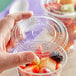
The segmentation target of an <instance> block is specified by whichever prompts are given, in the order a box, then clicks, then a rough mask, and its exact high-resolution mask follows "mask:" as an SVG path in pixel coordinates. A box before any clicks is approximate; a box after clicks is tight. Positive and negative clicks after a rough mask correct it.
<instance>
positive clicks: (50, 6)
mask: <svg viewBox="0 0 76 76" xmlns="http://www.w3.org/2000/svg"><path fill="white" fill-rule="evenodd" d="M44 6H45V8H47V9H55V10H60V7H61V6H60V4H58V3H48V4H44Z"/></svg>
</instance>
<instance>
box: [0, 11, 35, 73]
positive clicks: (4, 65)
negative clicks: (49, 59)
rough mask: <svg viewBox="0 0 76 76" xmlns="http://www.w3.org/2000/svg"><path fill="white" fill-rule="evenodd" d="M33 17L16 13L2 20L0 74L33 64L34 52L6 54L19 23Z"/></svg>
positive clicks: (0, 23)
mask: <svg viewBox="0 0 76 76" xmlns="http://www.w3.org/2000/svg"><path fill="white" fill-rule="evenodd" d="M31 16H32V13H30V12H28V13H16V14H11V15H8V16H6V17H5V18H4V19H2V20H0V72H3V71H4V70H7V69H10V68H13V67H16V66H19V65H22V64H26V63H29V62H32V61H33V60H34V58H35V55H34V53H32V52H30V51H29V52H22V53H15V54H11V53H6V52H4V51H6V46H7V45H8V46H10V45H9V44H8V43H9V42H10V39H11V30H12V29H13V27H14V26H15V24H16V22H17V21H20V20H22V19H28V18H30V17H31Z"/></svg>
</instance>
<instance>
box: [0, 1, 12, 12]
mask: <svg viewBox="0 0 76 76" xmlns="http://www.w3.org/2000/svg"><path fill="white" fill-rule="evenodd" d="M12 2H13V0H0V12H2V11H4V10H5V9H6V8H7V7H8V6H9V4H11V3H12Z"/></svg>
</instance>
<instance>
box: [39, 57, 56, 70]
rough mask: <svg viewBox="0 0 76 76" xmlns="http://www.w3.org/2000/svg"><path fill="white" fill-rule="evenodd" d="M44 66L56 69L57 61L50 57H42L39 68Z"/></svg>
mask: <svg viewBox="0 0 76 76" xmlns="http://www.w3.org/2000/svg"><path fill="white" fill-rule="evenodd" d="M43 67H46V68H49V69H50V70H51V71H55V68H56V62H55V61H54V60H52V59H50V58H49V57H46V58H42V59H41V62H40V65H39V68H43Z"/></svg>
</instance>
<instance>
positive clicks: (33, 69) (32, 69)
mask: <svg viewBox="0 0 76 76" xmlns="http://www.w3.org/2000/svg"><path fill="white" fill-rule="evenodd" d="M24 70H25V71H27V72H33V73H39V67H38V66H37V65H31V66H27V67H26V68H25V69H24Z"/></svg>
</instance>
